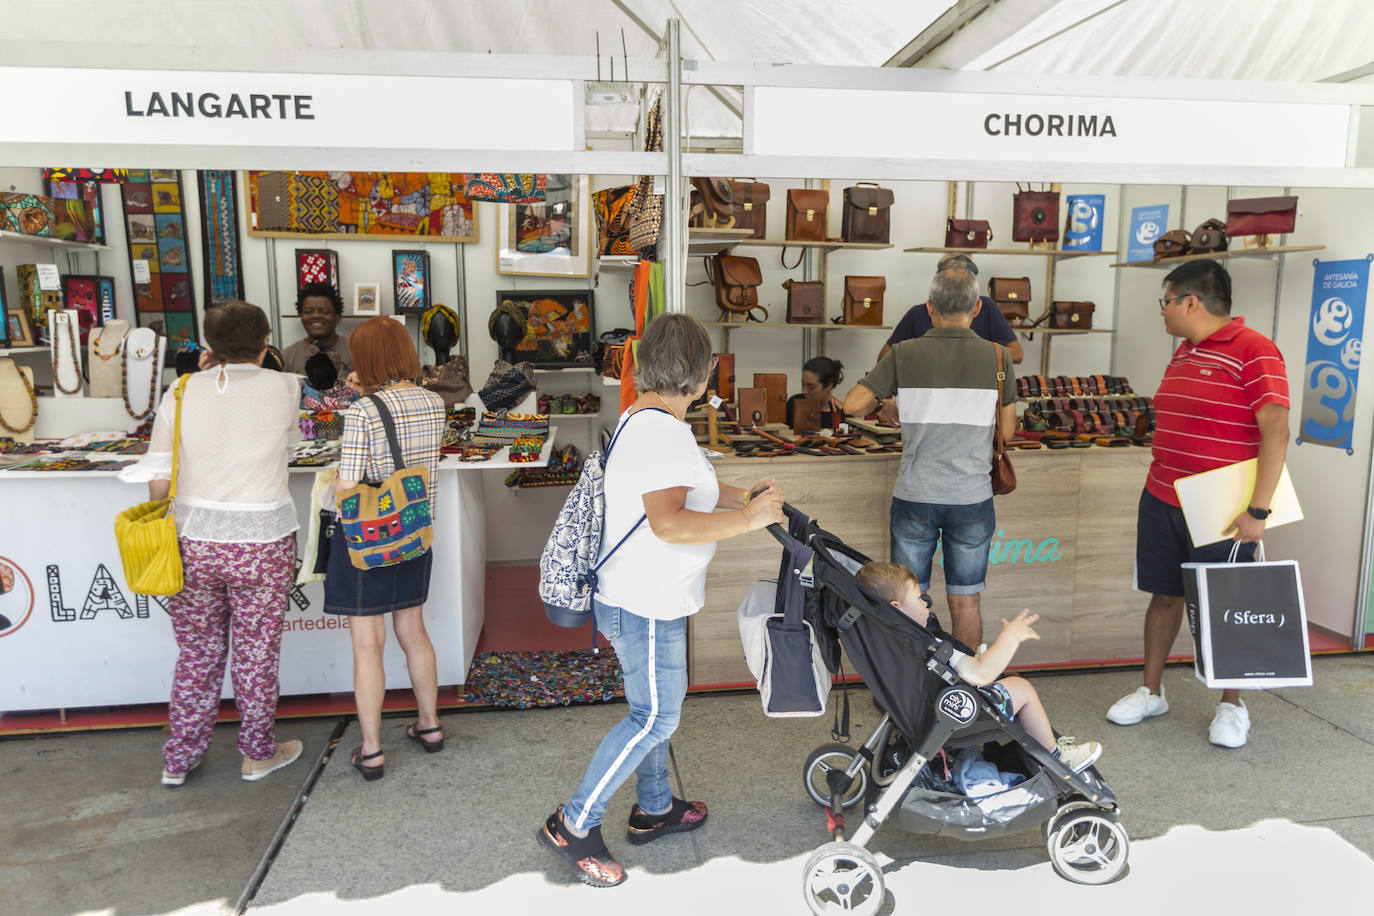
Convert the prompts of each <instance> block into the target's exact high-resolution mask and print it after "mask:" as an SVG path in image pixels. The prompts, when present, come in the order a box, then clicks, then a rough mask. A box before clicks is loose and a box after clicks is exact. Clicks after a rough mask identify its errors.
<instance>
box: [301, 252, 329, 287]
mask: <svg viewBox="0 0 1374 916" xmlns="http://www.w3.org/2000/svg"><path fill="white" fill-rule="evenodd" d="M307 283H328V284H329V285H330V286H332V287H334V291H335V292H338V291H339V253H338V252H337V251H330V250H329V249H328V248H297V249H296V292H300V291H301V290H302V289H304V288H305V285H306V284H307Z"/></svg>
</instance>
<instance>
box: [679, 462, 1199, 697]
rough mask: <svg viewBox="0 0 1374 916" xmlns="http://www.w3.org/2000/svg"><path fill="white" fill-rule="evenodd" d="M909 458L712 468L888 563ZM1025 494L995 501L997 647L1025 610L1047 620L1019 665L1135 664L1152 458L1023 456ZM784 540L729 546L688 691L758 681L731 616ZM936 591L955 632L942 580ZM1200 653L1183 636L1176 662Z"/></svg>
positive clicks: (938, 606) (1020, 469)
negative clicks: (1141, 527) (765, 484)
mask: <svg viewBox="0 0 1374 916" xmlns="http://www.w3.org/2000/svg"><path fill="white" fill-rule="evenodd" d="M900 458H901V456H900V455H898V454H889V455H861V456H846V457H829V458H817V457H810V456H797V457H794V458H769V459H756V458H735V457H727V458H723V459H721V460H719V461H716V462H714V465H715V468H716V473H717V475H718V476H719V478H720V479H721V480H722V481H724V482H725V483H730V484H735V485H736V486H746V487H747V486H750V485H751V484H753V483H755V482H756V481H758V480H761V479H764V478H767V477H772V478H774V479H776V480H777V482H778V484H779V486H781V487H782V489H783V493H784V494H785V497H786V499H787V501H788V502H789V503H790V504H792V505H794V506H796V507H797V508H798V509H800V510H801V511H803V512H805V513H806V514H807V515H809V516H810V517H811V518H812V519H814V520H815V521H816V522H817V523H818V524H819V525H820V526H821V527H822V528H824V529H826V530H827V531H830V532H832V533H833V534H835V535H836V536H838V537H839V538H840V539H841V540H843V541H844V542H845V543H846V544H848V545H850V546H851V547H854V548H855V549H857V550H859V551H862V552H863V553H864V554H866V555H867V556H869V557H872V558H873V559H883V560H885V559H888V530H889V529H888V510H889V507H890V505H891V497H892V485H893V483H894V482H895V478H896V474H897V468H898V466H899V462H900ZM1012 460H1013V462H1014V463H1015V465H1016V475H1017V479H1018V485H1017V488H1016V490H1015V492H1013V493H1010V494H1008V495H1007V496H999V497H997V502H996V506H997V530H996V532H995V534H994V537H993V540H992V545H991V548H990V554H989V559H990V564H989V566H988V579H987V583H988V584H987V590H986V591H985V592H984V593H983V600H982V613H983V633H984V638H985V639H986V640H987V641H988V642H991V641H992V640H993V639H994V638H995V637H996V636H997V634H998V633H999V632H1000V631H1001V623H1000V621H1001V620H1002V619H1003V618H1005V619H1008V620H1010V619H1011V618H1012V617H1013V616H1015V614H1016V612H1017V611H1019V610H1020V609H1021V608H1023V607H1029V608H1030V609H1031V610H1032V611H1034V612H1035V613H1037V614H1039V615H1040V622H1039V623H1037V624H1036V625H1035V630H1036V632H1037V633H1039V634H1040V639H1039V640H1038V641H1030V642H1025V643H1022V644H1021V648H1020V649H1019V650H1018V651H1017V653H1016V658H1015V660H1014V664H1015V665H1027V664H1030V665H1044V666H1055V665H1070V664H1083V663H1091V662H1100V661H1110V660H1115V659H1138V658H1140V657H1141V655H1142V654H1143V652H1144V648H1143V644H1142V631H1143V627H1144V621H1145V606H1146V604H1147V603H1148V600H1149V598H1148V596H1147V595H1145V594H1144V593H1142V592H1138V591H1136V590H1135V589H1134V587H1133V583H1134V566H1135V520H1136V504H1137V503H1138V501H1139V499H1140V491H1141V488H1142V487H1144V485H1145V474H1146V471H1147V470H1148V468H1149V465H1150V450H1149V449H1148V448H1137V447H1131V448H1121V449H1109V448H1101V447H1097V446H1094V447H1093V448H1090V449H1067V450H1060V451H1049V450H1047V449H1040V450H1035V451H1015V452H1013V453H1012ZM778 558H779V548H778V543H777V541H775V540H774V539H773V538H772V536H771V535H769V534H768V533H767V532H755V533H753V534H749V535H745V536H744V537H739V538H733V539H731V540H729V541H723V542H721V543H720V545H719V546H718V547H717V550H716V557H715V560H713V561H712V563H711V566H710V569H709V571H708V573H707V577H706V606H705V607H704V608H703V609H702V610H701V612H700V613H698V614H697V615H696V616H695V617H694V618H692V624H691V669H690V674H689V678H690V683H691V684H692V685H693V686H704V685H709V684H735V683H752V681H753V679H752V677H751V676H750V674H749V669H748V668H747V667H746V666H745V664H744V656H743V653H742V651H741V649H740V641H739V628H738V625H737V624H736V619H735V613H736V610H737V609H738V607H739V604H740V602H741V601H742V600H743V598H744V595H745V593H746V592H747V591H748V590H749V587H750V586H751V585H753V583H754V582H756V581H757V580H759V579H771V578H773V577H774V576H776V575H777V569H778ZM936 561H937V565H936V568H935V570H934V572H933V575H932V579H933V580H934V581H933V582H932V584H931V593H932V597H933V598H934V600H935V612H936V614H938V615H939V616H940V619H941V622H942V623H943V624H944V625H945V626H946V627H948V625H949V612H948V605H947V603H946V601H945V597H944V580H943V577H942V574H941V571H940V569H939V566H938V561H939V554H938V553H937V554H936ZM1191 651H1192V649H1191V643H1190V640H1189V638H1188V633H1187V629H1186V628H1184V629H1183V631H1182V632H1181V633H1180V635H1179V638H1178V640H1177V641H1176V642H1175V643H1174V647H1173V650H1172V652H1171V653H1170V654H1173V655H1186V654H1190V653H1191Z"/></svg>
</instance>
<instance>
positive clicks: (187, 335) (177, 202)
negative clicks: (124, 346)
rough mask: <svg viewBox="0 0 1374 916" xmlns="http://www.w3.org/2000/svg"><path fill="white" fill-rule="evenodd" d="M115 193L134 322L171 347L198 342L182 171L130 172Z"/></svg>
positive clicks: (145, 170) (154, 170)
mask: <svg viewBox="0 0 1374 916" xmlns="http://www.w3.org/2000/svg"><path fill="white" fill-rule="evenodd" d="M120 193H121V195H122V197H123V200H124V228H125V231H126V232H127V234H128V239H129V266H130V268H131V273H132V277H133V285H134V316H135V321H136V323H137V324H138V325H139V326H140V327H149V328H153V329H154V330H156V331H159V332H161V333H162V334H163V335H164V336H166V337H167V338H169V339H170V340H171V341H172V347H173V349H176V348H178V347H181V346H183V345H185V344H189V343H197V342H199V339H200V338H199V335H198V334H197V333H196V318H195V291H194V290H193V289H192V286H191V273H190V267H189V263H188V262H189V261H190V257H189V255H188V253H187V251H186V211H185V207H184V206H183V203H182V196H181V173H180V172H178V171H177V170H176V169H130V170H129V177H128V180H127V181H125V182H124V183H123V184H122V185H120Z"/></svg>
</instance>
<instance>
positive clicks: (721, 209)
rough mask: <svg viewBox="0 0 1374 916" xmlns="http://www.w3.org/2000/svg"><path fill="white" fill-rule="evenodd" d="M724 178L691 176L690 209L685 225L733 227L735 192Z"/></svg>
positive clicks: (730, 183)
mask: <svg viewBox="0 0 1374 916" xmlns="http://www.w3.org/2000/svg"><path fill="white" fill-rule="evenodd" d="M733 184H734V183H733V182H731V181H730V180H729V179H726V178H693V179H692V200H691V211H690V215H689V216H688V219H687V225H689V226H700V227H702V228H706V229H733V228H734V226H735V192H734V189H733Z"/></svg>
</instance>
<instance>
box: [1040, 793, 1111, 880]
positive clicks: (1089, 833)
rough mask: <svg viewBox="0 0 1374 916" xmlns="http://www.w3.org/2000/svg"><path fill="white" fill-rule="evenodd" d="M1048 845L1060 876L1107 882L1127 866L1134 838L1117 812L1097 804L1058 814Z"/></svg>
mask: <svg viewBox="0 0 1374 916" xmlns="http://www.w3.org/2000/svg"><path fill="white" fill-rule="evenodd" d="M1047 846H1048V848H1049V853H1050V864H1051V865H1053V866H1054V870H1055V871H1056V872H1058V873H1059V876H1060V877H1061V878H1066V879H1068V880H1069V881H1072V882H1074V883H1075V884H1107V883H1109V882H1111V881H1115V880H1116V879H1117V878H1119V877H1121V875H1122V873H1123V872H1124V871H1125V870H1126V859H1127V857H1128V856H1129V855H1130V850H1131V841H1130V839H1129V838H1128V837H1127V836H1126V828H1125V827H1122V826H1121V821H1120V819H1119V818H1118V817H1117V816H1116V814H1115V813H1114V812H1111V811H1103V810H1101V809H1098V808H1095V807H1094V808H1091V809H1090V810H1078V811H1069V812H1067V813H1064V814H1057V815H1055V818H1054V824H1053V826H1052V827H1051V829H1050V838H1049V842H1048V843H1047Z"/></svg>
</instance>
